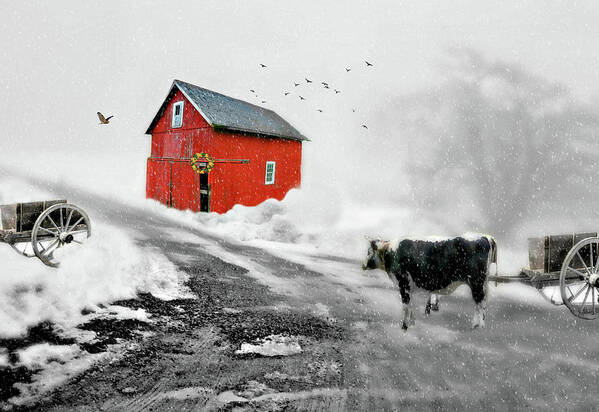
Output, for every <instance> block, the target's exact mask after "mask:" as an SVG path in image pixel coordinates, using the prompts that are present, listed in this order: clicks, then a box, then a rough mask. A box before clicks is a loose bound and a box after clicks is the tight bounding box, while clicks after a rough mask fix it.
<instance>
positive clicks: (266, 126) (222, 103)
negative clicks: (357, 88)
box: [146, 80, 309, 141]
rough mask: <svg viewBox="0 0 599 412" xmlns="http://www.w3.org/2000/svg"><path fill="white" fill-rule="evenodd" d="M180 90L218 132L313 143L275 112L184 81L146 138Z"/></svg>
mask: <svg viewBox="0 0 599 412" xmlns="http://www.w3.org/2000/svg"><path fill="white" fill-rule="evenodd" d="M176 89H178V90H180V91H181V93H183V95H184V96H185V97H186V98H187V100H189V101H190V103H191V104H192V105H193V106H194V107H195V108H196V110H197V111H198V112H200V114H201V115H202V117H204V119H205V120H206V121H207V122H208V123H209V124H210V125H211V126H212V127H213V128H215V129H226V130H233V131H238V132H246V133H255V134H260V135H266V136H274V137H281V138H284V139H292V140H299V141H305V140H309V139H308V138H307V137H305V136H304V135H302V134H301V133H300V132H298V131H297V130H296V129H295V128H294V127H293V126H291V125H290V124H289V123H288V122H287V121H285V120H284V119H283V118H282V117H281V116H279V115H278V114H276V113H275V112H273V111H272V110H268V109H265V108H263V107H260V106H256V105H254V104H251V103H248V102H245V101H243V100H239V99H234V98H232V97H229V96H225V95H224V94H220V93H216V92H213V91H212V90H208V89H204V88H202V87H198V86H195V85H193V84H190V83H186V82H183V81H181V80H175V81H174V82H173V84H172V86H171V89H170V91H169V94H168V96H167V98H166V99H165V100H164V103H162V106H161V107H160V110H158V113H156V116H154V119H153V120H152V123H150V126H149V127H148V130H146V134H151V133H152V130H153V129H154V126H156V123H158V120H159V119H160V117H161V116H162V115H163V113H164V110H165V109H166V106H167V105H168V102H169V101H170V99H171V98H172V95H173V94H174V93H173V91H174V90H176Z"/></svg>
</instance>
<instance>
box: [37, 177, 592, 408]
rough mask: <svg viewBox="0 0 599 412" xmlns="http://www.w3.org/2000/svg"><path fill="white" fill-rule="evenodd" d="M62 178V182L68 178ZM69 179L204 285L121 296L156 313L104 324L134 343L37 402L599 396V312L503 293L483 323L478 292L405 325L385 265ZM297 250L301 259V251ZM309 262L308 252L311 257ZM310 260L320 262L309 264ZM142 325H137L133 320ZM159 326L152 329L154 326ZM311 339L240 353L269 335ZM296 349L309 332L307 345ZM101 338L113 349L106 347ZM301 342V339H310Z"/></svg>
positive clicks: (301, 402)
mask: <svg viewBox="0 0 599 412" xmlns="http://www.w3.org/2000/svg"><path fill="white" fill-rule="evenodd" d="M57 191H58V190H57ZM60 193H62V194H63V195H64V197H66V198H68V199H69V200H70V201H72V202H74V203H78V204H81V205H83V206H84V207H85V209H86V210H87V211H88V213H89V214H90V215H91V216H93V218H92V219H103V220H106V221H110V222H112V223H113V224H114V223H117V224H119V225H120V226H122V227H124V228H126V229H127V230H129V231H131V232H132V233H135V235H136V237H137V238H138V239H139V242H140V243H141V244H142V245H143V246H144V247H149V248H159V249H160V250H161V251H162V252H163V253H164V254H165V255H166V256H167V257H168V258H169V259H170V260H171V261H173V262H174V263H175V264H176V265H177V266H178V267H179V268H180V269H181V270H183V271H186V272H187V273H188V274H189V275H190V281H189V287H190V289H191V290H192V291H193V292H194V293H195V294H196V295H197V299H179V300H175V301H170V302H163V301H160V300H158V299H155V298H153V297H152V296H150V295H142V296H140V297H139V299H136V300H130V301H124V302H117V303H118V304H121V305H125V306H130V307H133V308H137V307H141V308H144V309H146V310H147V311H148V312H150V313H152V314H153V315H154V318H155V319H156V321H155V322H154V323H153V324H151V325H146V324H131V323H122V324H118V323H115V324H111V325H101V324H98V325H90V326H89V328H90V329H91V330H95V331H97V332H98V333H99V334H100V335H101V334H103V336H105V338H106V339H107V343H109V342H108V341H109V340H110V339H114V338H117V337H120V338H125V339H126V340H128V341H130V342H132V343H134V344H132V345H129V346H128V349H127V351H126V352H125V353H124V354H123V355H122V356H120V357H117V358H114V360H113V361H105V362H100V363H98V364H96V365H95V366H94V367H92V368H91V369H89V370H88V371H86V372H84V373H83V374H82V375H80V376H78V377H77V378H75V379H73V380H71V381H70V382H68V383H67V384H65V385H63V386H62V387H60V388H58V389H57V390H55V391H54V392H52V393H51V394H49V396H48V397H47V398H46V399H44V400H41V401H40V402H39V403H38V404H36V405H33V406H32V407H30V408H28V409H34V410H57V411H63V410H78V411H79V410H127V411H130V410H140V411H141V410H165V409H171V410H181V411H183V410H201V409H206V410H331V411H334V410H399V409H404V410H431V409H433V410H437V409H438V410H465V409H473V410H480V409H483V408H484V409H493V410H513V409H528V408H532V409H546V408H555V409H560V410H591V409H596V408H597V405H599V402H598V401H599V395H597V391H596V390H595V384H596V383H597V381H598V379H599V345H598V344H597V342H598V341H599V339H598V338H599V322H592V321H590V322H589V321H582V320H578V319H576V318H574V317H573V316H572V315H570V314H569V312H567V310H566V309H564V308H563V307H562V308H560V307H553V306H551V305H549V304H548V303H545V302H544V301H542V300H541V299H540V298H538V299H533V298H531V299H529V300H528V301H524V302H523V301H518V300H516V299H510V298H509V297H508V295H509V293H501V292H500V291H499V293H497V292H496V293H493V295H492V296H491V299H490V301H489V310H488V319H487V328H486V329H484V330H474V331H473V330H471V329H470V318H471V316H472V301H471V298H470V297H469V296H468V293H467V291H462V292H461V293H458V294H457V295H456V296H452V297H449V298H446V299H444V300H443V301H442V302H441V311H440V312H438V313H433V314H432V315H431V316H430V317H428V318H427V317H425V316H424V303H425V295H424V294H416V297H415V300H416V307H417V308H418V312H417V319H416V325H415V326H414V327H412V328H411V329H410V330H408V331H407V332H403V331H402V329H401V326H400V325H401V323H400V321H401V304H400V301H399V297H398V292H397V291H396V290H394V289H393V287H392V285H391V284H390V282H389V281H388V280H387V278H386V276H385V275H384V274H382V273H380V272H369V273H367V274H363V273H362V272H361V271H360V270H359V268H358V266H357V265H356V262H353V261H347V260H345V259H340V258H336V257H326V256H311V257H307V256H302V257H301V259H299V258H298V259H294V258H293V256H291V257H290V258H288V259H283V258H281V257H280V254H279V253H277V251H266V250H262V249H258V248H252V247H246V246H243V245H239V244H236V243H233V242H227V241H224V240H222V239H219V238H217V237H215V236H212V235H209V234H207V233H204V232H203V231H202V230H201V229H197V228H190V227H186V225H184V224H181V223H177V222H175V221H171V220H169V219H167V218H164V217H161V216H158V215H148V214H147V213H145V212H144V213H140V211H138V210H135V209H134V208H131V207H130V206H127V205H123V204H119V203H118V202H115V201H113V200H108V199H104V198H102V197H99V196H94V195H91V194H88V193H81V192H80V191H78V190H74V189H70V188H66V187H64V186H61V187H60ZM290 259H291V260H290ZM298 262H302V263H298ZM306 262H308V263H306ZM132 331H133V332H135V333H132ZM148 331H149V332H151V334H148V333H144V332H148ZM273 335H274V336H285V337H292V339H293V343H294V344H296V345H299V347H300V348H301V352H299V353H294V354H291V355H289V356H275V357H267V356H260V355H255V354H243V353H241V354H240V353H236V351H239V350H240V349H241V348H242V345H243V344H244V343H245V344H247V343H254V344H256V343H258V342H259V339H263V338H265V337H268V336H273ZM295 347H296V348H297V346H295ZM90 350H102V348H101V347H99V348H98V347H96V348H90ZM296 352H297V351H296Z"/></svg>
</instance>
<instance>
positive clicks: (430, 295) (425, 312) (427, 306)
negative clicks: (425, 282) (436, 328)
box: [424, 293, 433, 316]
mask: <svg viewBox="0 0 599 412" xmlns="http://www.w3.org/2000/svg"><path fill="white" fill-rule="evenodd" d="M432 299H433V293H431V294H429V295H428V300H427V301H426V307H425V308H424V314H425V315H426V316H428V315H430V314H431V300H432Z"/></svg>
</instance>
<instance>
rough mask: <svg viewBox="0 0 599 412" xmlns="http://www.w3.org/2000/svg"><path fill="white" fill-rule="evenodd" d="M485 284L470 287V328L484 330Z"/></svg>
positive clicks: (475, 284) (480, 283) (479, 283)
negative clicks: (472, 302)
mask: <svg viewBox="0 0 599 412" xmlns="http://www.w3.org/2000/svg"><path fill="white" fill-rule="evenodd" d="M486 286H487V285H486V282H485V281H484V280H483V281H482V282H476V283H474V284H471V285H470V289H471V290H472V298H473V299H474V317H473V318H472V328H479V327H480V328H484V327H485V316H486V310H487V307H486V306H487V305H486V299H485V298H486V296H487V288H486Z"/></svg>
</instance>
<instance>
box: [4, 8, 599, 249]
mask: <svg viewBox="0 0 599 412" xmlns="http://www.w3.org/2000/svg"><path fill="white" fill-rule="evenodd" d="M593 6H594V5H593V3H592V2H579V3H570V2H562V1H553V2H548V3H546V4H545V5H544V6H543V7H542V8H539V7H538V4H537V3H535V2H532V1H528V2H527V1H524V2H523V1H518V2H515V1H514V2H496V3H495V2H480V1H460V2H452V3H451V5H449V3H446V2H426V3H423V2H418V3H404V2H398V1H377V2H368V1H367V2H346V1H343V2H341V1H335V2H326V3H325V2H316V1H302V2H284V3H283V2H277V1H266V0H264V1H252V2H244V1H232V2H218V1H202V2H191V1H189V2H186V1H183V2H177V3H176V5H175V4H174V3H172V2H165V1H148V2H136V3H122V2H116V1H107V2H86V3H80V2H64V1H62V2H61V1H59V2H52V3H51V4H50V3H46V2H41V1H40V2H27V3H18V4H9V3H8V2H3V3H2V4H0V13H1V14H2V16H4V19H3V20H4V22H3V25H2V27H0V38H1V39H2V41H3V47H2V50H1V51H0V62H1V63H2V64H0V90H2V94H1V95H0V96H1V97H0V107H1V108H2V116H0V131H1V132H2V136H1V137H0V139H1V140H0V151H1V152H2V157H3V158H6V157H11V158H13V159H15V158H16V159H22V161H19V162H18V163H19V164H20V167H21V168H22V169H23V170H31V169H36V168H39V167H41V166H40V165H36V161H41V162H43V163H44V166H43V167H46V168H51V167H52V164H53V162H62V163H64V162H65V156H67V157H69V156H71V157H77V158H89V159H90V160H89V163H88V164H89V170H88V171H81V170H73V173H74V174H78V175H82V174H83V175H85V173H89V174H90V175H91V174H93V175H94V176H95V177H96V178H97V177H98V176H102V175H103V174H107V175H111V176H112V175H114V173H115V171H114V169H115V168H116V169H117V171H121V170H122V171H124V170H127V171H133V172H131V174H129V175H124V176H121V177H120V179H118V180H117V181H119V182H120V185H122V186H123V187H124V188H125V190H126V189H127V186H130V189H131V192H132V193H143V187H138V186H140V185H141V184H142V182H143V179H142V178H140V176H143V174H144V172H145V157H147V155H148V151H149V138H148V136H145V135H144V134H143V132H144V131H145V129H146V127H147V126H148V124H149V122H150V121H151V119H152V118H153V116H154V114H155V112H156V111H157V109H158V108H159V106H160V104H161V103H162V100H163V99H164V97H165V95H166V93H167V91H168V88H169V86H170V84H171V82H172V80H173V79H175V78H177V79H181V80H184V81H187V82H190V83H193V84H196V85H199V86H202V87H206V88H208V89H212V90H215V91H219V92H221V93H224V94H228V95H230V96H233V97H237V98H241V99H244V100H247V101H250V102H252V103H256V104H261V105H264V106H266V107H268V108H270V109H273V110H275V111H276V112H278V113H279V114H281V115H282V116H283V117H284V118H286V119H287V120H288V121H290V122H291V123H292V124H293V125H294V126H296V127H297V128H298V129H299V130H300V132H302V133H303V134H305V135H306V136H308V137H309V138H310V139H311V142H308V143H305V144H304V164H303V182H302V188H303V191H304V192H305V193H306V196H311V197H313V198H320V199H322V204H323V205H325V206H323V207H324V208H327V209H328V210H327V211H326V212H327V213H329V214H330V209H331V208H343V207H344V205H345V206H347V205H350V204H351V205H352V207H355V206H356V205H363V209H364V210H365V211H368V210H372V213H377V212H376V210H381V209H394V208H398V209H405V208H410V209H412V210H414V211H416V213H419V214H421V215H423V216H427V218H428V219H430V220H433V221H435V222H436V223H437V225H438V226H439V227H444V228H445V231H446V232H457V233H460V232H464V231H470V230H481V231H485V232H489V233H493V234H495V235H496V236H498V237H500V238H503V239H517V240H519V241H520V240H521V239H523V238H524V237H525V236H527V235H530V234H542V233H545V232H554V231H557V232H560V231H572V230H591V229H593V228H595V227H596V225H595V223H594V222H596V217H597V216H596V212H595V211H594V209H593V207H592V204H593V202H596V201H597V199H596V197H597V196H596V195H595V193H594V192H593V190H592V188H593V185H594V182H595V181H596V180H597V176H596V173H597V170H596V166H594V162H593V158H594V155H595V154H596V153H597V149H598V148H597V145H596V143H595V141H596V138H595V130H596V128H597V119H598V118H597V114H596V112H595V110H594V107H593V103H594V102H596V101H597V99H596V91H597V89H598V88H597V86H598V79H597V77H596V73H597V69H598V68H599V55H597V53H596V52H595V50H594V44H595V42H594V41H593V40H594V39H596V38H597V34H598V33H597V28H596V21H597V17H599V16H597V14H598V13H599V11H598V10H597V9H596V7H593ZM365 60H368V61H369V62H372V63H373V64H374V66H372V67H367V66H366V64H365V63H364V61H365ZM260 63H262V64H265V65H266V66H267V67H266V68H262V67H260ZM346 68H349V69H351V70H350V71H347V70H346ZM305 78H308V79H311V80H313V83H312V84H308V83H306V81H305V80H304V79H305ZM322 81H325V82H328V83H329V84H331V89H338V90H340V93H338V94H336V93H334V92H333V91H332V90H331V89H329V90H327V89H324V88H323V87H322V85H321V84H320V82H322ZM294 82H297V83H300V86H297V87H296V86H294ZM250 89H253V90H256V92H257V94H258V97H256V96H254V94H253V93H251V92H250V91H249V90H250ZM285 91H288V92H291V94H290V95H288V96H285V95H284V92H285ZM299 94H301V95H302V96H303V97H305V98H306V100H305V101H300V100H299V98H298V95H299ZM263 100H264V101H265V102H266V103H261V102H262V101H263ZM317 109H321V110H322V113H321V112H319V111H317ZM97 111H101V112H103V113H104V114H105V115H107V116H108V115H114V116H115V117H114V119H113V120H112V122H111V124H110V125H109V126H107V127H104V126H99V125H98V120H97V118H96V112H97ZM363 124H364V125H367V127H368V129H366V128H363V127H361V125H363ZM112 154H114V157H115V159H118V160H115V162H117V161H118V162H123V161H125V162H128V164H127V165H126V167H123V165H120V166H119V167H120V169H119V168H118V167H117V166H116V165H114V164H110V162H106V161H105V159H107V158H109V157H110V156H111V155H112ZM32 159H35V160H36V161H32ZM38 159H39V160H38ZM94 159H97V160H96V161H94ZM11 164H13V165H14V162H11ZM61 166H62V165H61ZM57 168H58V166H57ZM63 178H64V176H63ZM66 178H67V179H68V177H66ZM119 190H123V188H120V189H119ZM18 200H19V199H15V200H14V201H18ZM317 203H318V202H312V203H311V204H312V205H314V204H317ZM323 213H325V212H324V211H323ZM329 214H327V216H328V215H329ZM364 214H365V215H368V213H364ZM366 218H367V217H366ZM375 219H376V216H373V220H375ZM395 229H396V230H397V231H398V232H401V231H402V228H395ZM408 229H410V228H406V231H408ZM398 234H401V233H398Z"/></svg>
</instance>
